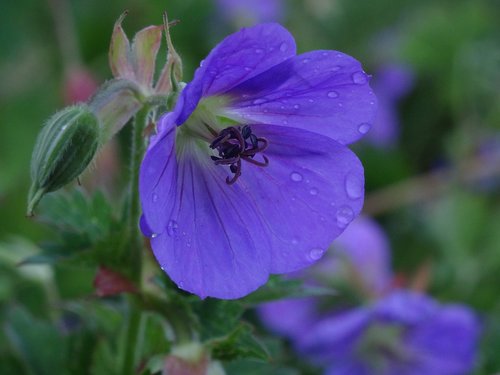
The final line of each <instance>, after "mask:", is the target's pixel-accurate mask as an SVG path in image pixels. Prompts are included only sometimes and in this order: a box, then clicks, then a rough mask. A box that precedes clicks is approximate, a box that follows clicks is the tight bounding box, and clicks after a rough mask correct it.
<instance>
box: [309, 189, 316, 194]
mask: <svg viewBox="0 0 500 375" xmlns="http://www.w3.org/2000/svg"><path fill="white" fill-rule="evenodd" d="M309 194H311V195H318V189H316V188H312V189H311V190H309Z"/></svg>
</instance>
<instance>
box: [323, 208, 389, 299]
mask: <svg viewBox="0 0 500 375" xmlns="http://www.w3.org/2000/svg"><path fill="white" fill-rule="evenodd" d="M333 245H334V251H333V252H331V253H330V254H331V255H332V256H339V255H340V256H343V257H345V258H346V259H347V260H348V261H349V263H350V264H351V265H352V266H353V267H354V270H355V271H357V273H358V274H359V275H360V277H361V278H362V280H363V281H364V282H365V286H366V287H367V288H369V289H370V290H373V291H374V292H376V293H381V292H382V291H383V290H384V289H386V288H387V286H388V284H389V281H390V278H391V269H390V246H389V242H388V239H387V236H386V234H385V233H384V231H383V230H382V228H381V227H380V226H379V225H378V224H377V222H376V221H374V220H373V219H370V218H368V217H363V216H360V217H359V218H357V219H356V220H354V221H353V222H352V223H351V225H349V227H348V228H347V229H346V230H345V232H344V233H342V234H341V235H340V236H339V237H338V238H337V239H336V240H335V242H334V243H333Z"/></svg>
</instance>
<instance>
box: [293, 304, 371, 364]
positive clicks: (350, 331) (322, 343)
mask: <svg viewBox="0 0 500 375" xmlns="http://www.w3.org/2000/svg"><path fill="white" fill-rule="evenodd" d="M370 320H371V311H370V309H363V308H359V309H352V310H347V311H345V312H343V313H338V314H335V315H333V316H330V317H328V318H324V319H321V320H319V321H318V322H316V324H314V325H313V326H311V327H309V329H308V330H307V331H306V332H305V333H304V334H303V335H302V336H301V337H299V338H298V340H297V341H296V346H297V348H298V350H300V351H301V352H303V353H305V354H306V355H307V356H308V357H310V358H312V359H314V360H316V361H319V362H329V361H331V360H332V359H338V358H342V357H347V356H350V354H351V353H352V352H353V350H354V349H355V346H356V344H357V342H358V340H359V339H360V338H361V336H362V334H363V332H364V330H365V329H366V327H367V326H368V325H369V324H370Z"/></svg>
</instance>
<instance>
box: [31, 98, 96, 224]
mask: <svg viewBox="0 0 500 375" xmlns="http://www.w3.org/2000/svg"><path fill="white" fill-rule="evenodd" d="M99 139H100V126H99V121H98V119H97V117H96V116H95V115H94V114H93V113H92V112H91V111H90V109H89V108H88V106H87V105H85V104H81V105H76V106H73V107H68V108H65V109H63V110H62V111H59V112H57V113H56V114H55V115H54V116H52V117H51V118H50V119H49V120H48V121H47V123H46V124H45V126H44V127H43V128H42V131H41V132H40V134H39V135H38V138H37V141H36V144H35V148H34V150H33V155H32V158H31V180H32V183H31V189H30V192H29V196H28V213H27V214H28V216H31V215H32V214H33V210H34V208H35V206H36V205H37V203H38V202H39V201H40V199H41V198H42V196H43V195H44V194H46V193H49V192H51V191H55V190H57V189H59V188H61V187H62V186H64V185H66V184H67V183H69V182H70V181H72V180H74V179H75V178H77V177H78V176H79V175H80V174H81V173H82V172H83V171H84V169H85V168H86V167H87V166H88V165H89V164H90V162H91V160H92V158H93V157H94V155H95V153H96V151H97V148H98V146H99V143H100V142H99Z"/></svg>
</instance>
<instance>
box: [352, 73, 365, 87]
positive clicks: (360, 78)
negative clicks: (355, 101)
mask: <svg viewBox="0 0 500 375" xmlns="http://www.w3.org/2000/svg"><path fill="white" fill-rule="evenodd" d="M352 81H353V82H354V83H355V84H357V85H364V84H365V83H366V81H367V78H366V74H365V73H363V72H361V71H360V72H356V73H353V74H352Z"/></svg>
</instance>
